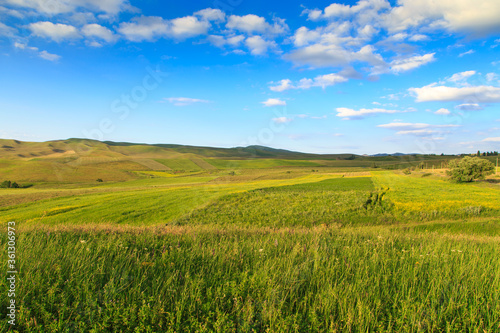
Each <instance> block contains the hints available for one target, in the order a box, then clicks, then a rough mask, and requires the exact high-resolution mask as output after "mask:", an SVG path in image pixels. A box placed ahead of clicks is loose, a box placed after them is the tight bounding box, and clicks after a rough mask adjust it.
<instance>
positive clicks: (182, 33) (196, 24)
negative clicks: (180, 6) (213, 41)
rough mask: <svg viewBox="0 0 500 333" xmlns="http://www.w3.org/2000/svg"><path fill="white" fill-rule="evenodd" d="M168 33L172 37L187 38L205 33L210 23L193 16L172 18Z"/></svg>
mask: <svg viewBox="0 0 500 333" xmlns="http://www.w3.org/2000/svg"><path fill="white" fill-rule="evenodd" d="M170 22H171V25H172V26H171V29H170V31H169V35H170V36H172V37H174V38H180V39H183V38H189V37H194V36H198V35H203V34H206V33H207V30H208V28H209V27H210V23H208V22H206V21H200V20H198V18H197V17H194V16H185V17H179V18H176V19H173V20H171V21H170Z"/></svg>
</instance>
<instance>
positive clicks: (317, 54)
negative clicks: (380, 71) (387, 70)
mask: <svg viewBox="0 0 500 333" xmlns="http://www.w3.org/2000/svg"><path fill="white" fill-rule="evenodd" d="M374 51H375V49H374V47H373V46H371V45H365V46H363V47H362V48H360V49H359V50H358V51H357V52H354V51H349V50H347V49H345V48H343V47H342V46H340V45H336V44H320V43H317V44H313V45H309V46H306V47H303V48H300V49H297V50H294V51H292V52H291V53H289V54H287V55H286V56H285V59H288V60H291V61H293V62H294V63H296V64H298V65H312V66H315V67H337V66H346V65H348V64H349V63H351V62H354V61H360V62H365V63H369V64H371V65H378V66H385V62H384V60H383V59H382V57H381V56H380V55H379V54H376V53H374Z"/></svg>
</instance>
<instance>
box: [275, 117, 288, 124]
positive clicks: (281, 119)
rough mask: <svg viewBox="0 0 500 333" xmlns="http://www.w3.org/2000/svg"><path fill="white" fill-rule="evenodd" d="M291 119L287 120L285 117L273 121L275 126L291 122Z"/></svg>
mask: <svg viewBox="0 0 500 333" xmlns="http://www.w3.org/2000/svg"><path fill="white" fill-rule="evenodd" d="M292 120H293V119H292V118H287V117H278V118H273V121H274V122H275V123H276V124H286V123H289V122H291V121H292Z"/></svg>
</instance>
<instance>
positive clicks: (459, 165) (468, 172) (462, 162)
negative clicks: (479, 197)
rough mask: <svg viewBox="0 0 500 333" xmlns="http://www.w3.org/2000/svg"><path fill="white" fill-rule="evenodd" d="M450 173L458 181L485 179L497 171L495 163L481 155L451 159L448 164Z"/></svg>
mask: <svg viewBox="0 0 500 333" xmlns="http://www.w3.org/2000/svg"><path fill="white" fill-rule="evenodd" d="M448 166H449V168H450V170H449V171H448V175H449V176H450V178H451V179H452V180H455V181H457V182H472V181H474V180H477V179H485V178H486V176H488V175H491V174H493V173H494V171H495V165H494V164H493V163H491V162H490V161H487V160H485V159H482V158H479V157H470V156H465V157H464V158H462V159H456V160H451V161H450V163H449V164H448Z"/></svg>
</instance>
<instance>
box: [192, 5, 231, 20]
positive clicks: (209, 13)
mask: <svg viewBox="0 0 500 333" xmlns="http://www.w3.org/2000/svg"><path fill="white" fill-rule="evenodd" d="M194 15H196V16H200V17H202V18H203V19H204V20H206V21H216V22H223V21H224V20H225V19H226V14H225V13H224V12H223V11H221V10H220V9H213V8H206V9H202V10H199V11H197V12H196V13H194Z"/></svg>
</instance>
